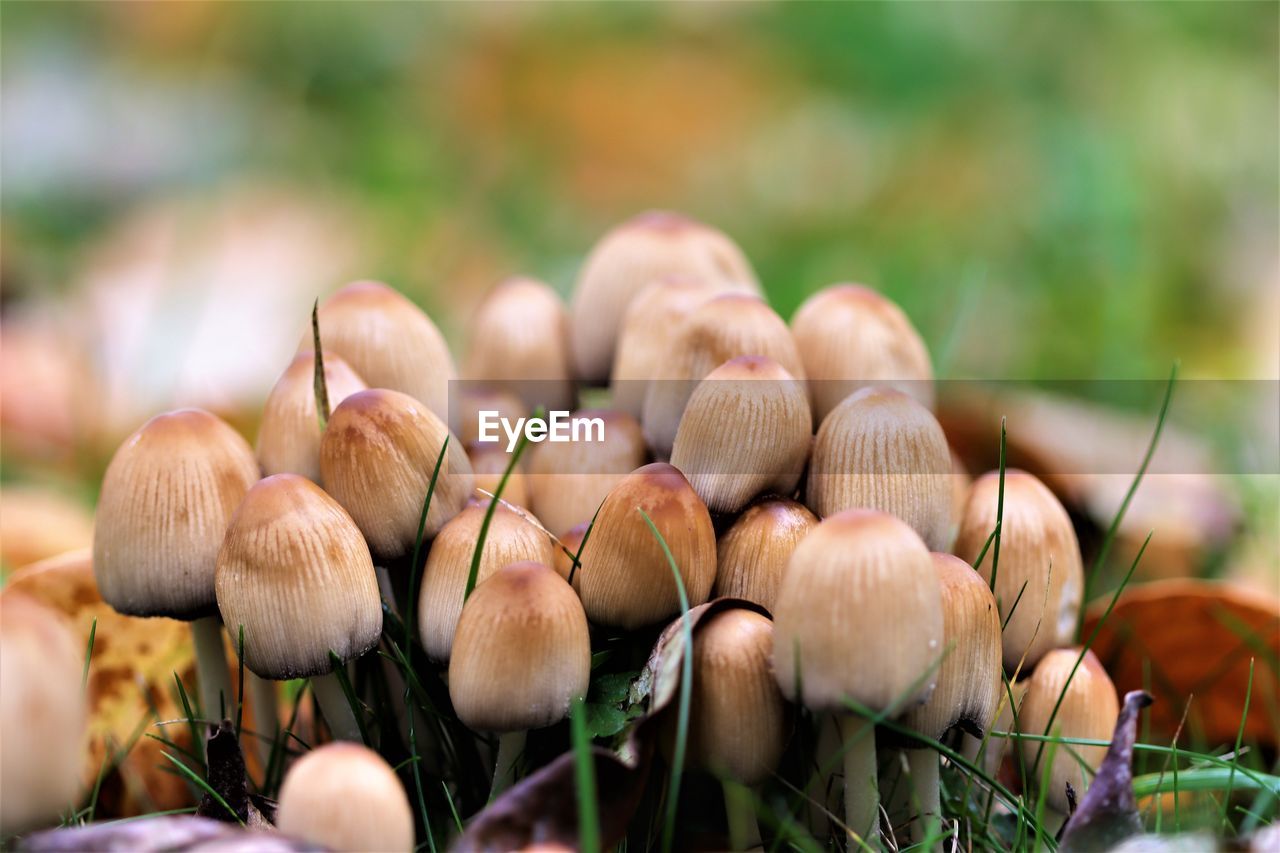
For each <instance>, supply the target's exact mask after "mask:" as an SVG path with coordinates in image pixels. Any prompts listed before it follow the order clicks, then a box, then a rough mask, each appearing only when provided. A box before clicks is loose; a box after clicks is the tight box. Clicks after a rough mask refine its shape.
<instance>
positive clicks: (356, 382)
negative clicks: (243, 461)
mask: <svg viewBox="0 0 1280 853" xmlns="http://www.w3.org/2000/svg"><path fill="white" fill-rule="evenodd" d="M324 380H325V387H326V389H327V390H328V394H329V402H330V404H331V405H337V404H338V403H341V402H342V401H343V400H345V399H346V398H347V397H349V396H350V395H352V394H354V393H355V392H357V391H363V390H364V387H365V385H364V380H362V379H361V378H360V377H359V376H357V375H356V373H355V371H354V370H352V369H351V367H350V365H348V364H347V363H346V362H345V361H343V360H342V359H341V358H339V357H338V356H336V355H334V354H332V353H329V354H327V355H325V357H324ZM257 451H258V464H259V465H260V466H261V467H262V474H263V476H270V475H272V474H301V475H302V476H304V477H306V478H308V479H310V480H313V481H314V482H317V483H319V482H320V422H319V420H318V419H317V417H316V392H315V353H313V352H304V353H300V354H299V355H298V356H296V357H295V358H294V359H293V362H292V363H291V364H290V365H289V366H288V367H287V368H286V369H285V371H284V373H283V374H281V375H280V378H279V379H278V380H276V384H275V387H273V388H272V389H271V394H270V395H269V396H268V397H267V403H266V406H264V407H263V409H262V422H261V423H260V424H259V425H258V448H257Z"/></svg>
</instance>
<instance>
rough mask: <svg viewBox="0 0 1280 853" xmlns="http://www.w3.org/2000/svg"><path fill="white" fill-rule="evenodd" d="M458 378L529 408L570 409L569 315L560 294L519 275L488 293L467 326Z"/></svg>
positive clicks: (571, 396)
mask: <svg viewBox="0 0 1280 853" xmlns="http://www.w3.org/2000/svg"><path fill="white" fill-rule="evenodd" d="M462 375H463V378H464V379H468V380H475V381H479V382H484V383H486V384H492V385H495V386H497V387H500V388H504V389H507V390H510V391H512V392H513V393H515V394H517V395H519V396H520V397H521V398H522V399H523V400H524V402H525V405H526V406H528V408H529V409H531V410H532V409H534V408H536V407H537V406H545V407H546V408H547V409H548V410H551V409H569V408H570V407H572V406H573V398H574V388H573V365H572V361H571V357H570V355H569V314H568V310H567V309H566V308H565V304H564V301H563V300H561V298H560V294H558V293H556V292H555V291H554V290H552V289H551V288H550V287H549V286H548V285H546V284H544V283H542V282H540V281H537V280H536V279H532V278H524V277H519V278H510V279H507V280H506V281H504V282H502V283H501V284H499V285H498V286H497V287H495V288H494V289H493V290H491V291H490V292H489V294H488V295H487V296H486V297H485V298H484V301H483V302H481V303H480V308H479V310H478V311H477V312H476V315H475V319H474V321H473V322H472V326H471V343H470V345H469V346H468V347H467V354H466V358H465V359H464V360H463V363H462Z"/></svg>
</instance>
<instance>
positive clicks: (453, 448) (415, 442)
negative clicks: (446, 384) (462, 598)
mask: <svg viewBox="0 0 1280 853" xmlns="http://www.w3.org/2000/svg"><path fill="white" fill-rule="evenodd" d="M446 437H449V448H448V451H447V452H446V453H445V459H444V463H443V464H442V465H441V466H440V476H439V479H438V480H437V481H436V490H435V493H434V494H433V496H432V498H431V508H430V510H429V511H428V513H427V525H426V530H425V535H426V536H428V537H430V536H434V535H435V534H436V533H437V532H439V530H440V528H441V527H442V526H443V525H444V523H445V522H446V521H448V520H449V519H451V518H453V517H454V516H455V515H457V514H458V513H459V512H460V511H461V510H462V508H463V507H464V506H465V505H466V503H467V500H468V499H469V498H470V497H471V492H472V489H474V488H475V478H474V476H473V475H472V472H471V462H470V461H469V460H468V459H467V454H466V451H465V450H464V449H463V447H462V443H461V442H460V441H458V440H457V438H454V437H450V433H449V430H448V428H447V427H446V426H445V425H444V421H442V420H440V418H438V417H436V415H435V414H434V413H432V411H431V410H430V409H428V408H427V407H426V406H424V405H423V404H422V403H420V402H418V401H417V400H416V399H414V398H413V397H410V396H409V395H407V394H401V393H400V392H398V391H389V390H386V389H383V388H372V389H369V390H368V391H360V392H358V393H356V394H352V395H351V396H350V397H348V398H347V399H345V400H343V401H342V404H341V405H339V406H338V407H337V408H336V409H334V410H333V414H332V415H330V417H329V425H328V426H327V427H326V428H325V431H324V438H322V439H321V441H320V472H321V476H322V477H323V478H324V484H325V488H326V489H327V490H328V492H329V494H331V495H333V496H334V498H336V499H337V501H338V503H340V504H342V506H343V507H344V508H345V509H346V510H347V512H349V513H351V517H352V518H353V519H355V522H356V524H357V525H358V526H359V528H360V532H361V533H363V534H364V538H365V539H366V540H367V541H368V543H369V549H370V550H371V551H373V553H374V554H375V555H376V556H377V557H378V558H380V559H387V560H391V559H396V558H399V557H403V556H405V555H407V554H411V553H413V547H414V545H415V544H416V541H417V536H418V520H419V518H420V517H421V515H422V502H423V500H424V499H425V498H426V496H427V489H428V487H429V486H430V484H431V474H432V472H433V471H434V470H435V467H436V460H437V459H439V458H440V450H441V448H442V447H443V446H444V442H445V438H446Z"/></svg>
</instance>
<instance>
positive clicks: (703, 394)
mask: <svg viewBox="0 0 1280 853" xmlns="http://www.w3.org/2000/svg"><path fill="white" fill-rule="evenodd" d="M812 434H813V420H812V417H811V415H810V413H809V398H808V395H807V394H806V392H805V389H804V384H803V383H800V382H797V381H796V380H795V379H794V378H793V377H792V376H791V374H789V373H787V371H786V369H785V368H783V367H782V365H780V364H778V363H777V362H776V361H774V360H773V359H771V358H766V357H764V356H754V355H748V356H739V357H737V358H733V359H730V360H729V361H726V362H725V363H724V364H722V365H720V366H719V367H717V368H716V369H715V370H713V371H711V372H710V373H708V374H707V376H706V378H705V379H703V380H702V381H701V382H699V383H698V386H697V387H696V388H695V389H694V391H693V394H692V395H690V397H689V403H688V405H687V406H686V407H685V410H684V415H683V416H682V417H681V418H680V427H679V429H678V430H677V432H676V439H675V443H674V445H673V446H672V448H671V464H672V465H674V466H675V467H677V468H679V469H680V471H681V472H682V473H683V474H684V475H685V477H687V478H688V479H689V484H690V485H692V486H693V490H694V491H695V492H697V493H698V497H700V498H702V500H703V502H704V503H706V505H707V508H708V509H710V510H712V511H713V512H725V513H730V512H737V511H738V510H740V509H742V508H743V507H744V506H746V505H747V503H748V502H749V501H750V500H751V499H752V498H754V497H755V496H756V495H758V494H760V493H761V492H776V493H778V494H791V493H792V492H794V491H795V488H796V484H797V483H799V482H800V475H801V474H802V473H804V464H805V462H806V461H807V460H808V458H809V445H810V444H811V437H812Z"/></svg>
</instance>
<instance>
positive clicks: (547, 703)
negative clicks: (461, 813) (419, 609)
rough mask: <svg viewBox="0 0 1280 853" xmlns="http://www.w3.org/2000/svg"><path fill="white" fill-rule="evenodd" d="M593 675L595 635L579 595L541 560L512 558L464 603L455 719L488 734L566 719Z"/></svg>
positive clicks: (456, 650) (452, 682) (455, 660)
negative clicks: (592, 640) (592, 654)
mask: <svg viewBox="0 0 1280 853" xmlns="http://www.w3.org/2000/svg"><path fill="white" fill-rule="evenodd" d="M590 676H591V638H590V636H589V634H588V629H587V616H586V614H585V613H584V612H583V610H582V603H581V602H580V601H579V600H578V596H577V595H575V594H574V591H573V590H572V589H571V588H570V587H569V585H568V584H567V583H565V581H564V578H562V577H560V576H559V575H558V574H556V573H555V571H554V570H553V569H550V568H548V567H547V566H545V565H543V564H541V563H532V562H523V563H512V564H510V565H507V566H504V567H503V568H501V569H499V570H498V571H497V572H495V573H494V574H492V575H490V576H489V577H488V578H487V579H486V580H485V581H484V583H482V584H479V585H478V586H476V588H475V590H474V591H473V592H472V593H471V597H470V598H468V599H467V603H466V604H465V605H463V607H462V616H461V617H460V618H459V619H458V632H457V635H456V636H455V637H454V642H453V656H452V657H451V658H450V659H449V698H450V699H452V700H453V708H454V710H455V711H456V712H457V714H458V719H460V720H462V722H463V723H465V724H466V725H468V726H470V727H471V728H473V729H479V730H482V731H491V732H512V731H524V730H525V729H536V728H542V727H543V726H549V725H552V724H553V723H556V722H559V721H560V720H562V719H564V718H565V717H566V716H567V715H568V713H569V704H570V702H572V701H573V699H574V698H575V697H578V696H585V695H586V692H587V683H588V681H589V679H590Z"/></svg>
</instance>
